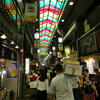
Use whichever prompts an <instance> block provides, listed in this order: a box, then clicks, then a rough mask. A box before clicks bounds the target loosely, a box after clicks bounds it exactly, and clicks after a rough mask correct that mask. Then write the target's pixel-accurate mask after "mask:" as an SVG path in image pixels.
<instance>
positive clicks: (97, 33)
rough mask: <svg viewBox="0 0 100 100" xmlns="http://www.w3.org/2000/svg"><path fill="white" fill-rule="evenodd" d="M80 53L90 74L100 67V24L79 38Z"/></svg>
mask: <svg viewBox="0 0 100 100" xmlns="http://www.w3.org/2000/svg"><path fill="white" fill-rule="evenodd" d="M78 55H79V58H80V59H81V61H82V62H85V63H86V66H87V68H88V70H89V73H90V74H93V73H94V70H95V69H99V68H100V63H99V62H100V29H99V25H97V26H96V27H94V28H93V29H91V30H90V31H88V32H87V33H85V34H84V35H83V36H82V37H80V38H79V39H78Z"/></svg>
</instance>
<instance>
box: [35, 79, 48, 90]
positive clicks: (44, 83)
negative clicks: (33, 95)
mask: <svg viewBox="0 0 100 100" xmlns="http://www.w3.org/2000/svg"><path fill="white" fill-rule="evenodd" d="M37 89H38V90H40V91H43V90H46V91H48V79H46V80H45V81H40V80H37Z"/></svg>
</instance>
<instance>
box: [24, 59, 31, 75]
mask: <svg viewBox="0 0 100 100" xmlns="http://www.w3.org/2000/svg"><path fill="white" fill-rule="evenodd" d="M29 69H30V59H29V58H26V59H25V73H26V74H28V73H29Z"/></svg>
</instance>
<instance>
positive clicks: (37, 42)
mask: <svg viewBox="0 0 100 100" xmlns="http://www.w3.org/2000/svg"><path fill="white" fill-rule="evenodd" d="M39 44H40V41H39V40H34V48H39Z"/></svg>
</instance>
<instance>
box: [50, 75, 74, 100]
mask: <svg viewBox="0 0 100 100" xmlns="http://www.w3.org/2000/svg"><path fill="white" fill-rule="evenodd" d="M73 78H74V77H72V76H70V75H64V74H63V73H61V74H57V75H56V77H55V78H53V79H52V81H51V84H50V88H49V90H48V93H50V94H55V95H56V100H74V96H73V91H72V81H75V79H74V80H72V79H73Z"/></svg>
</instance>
